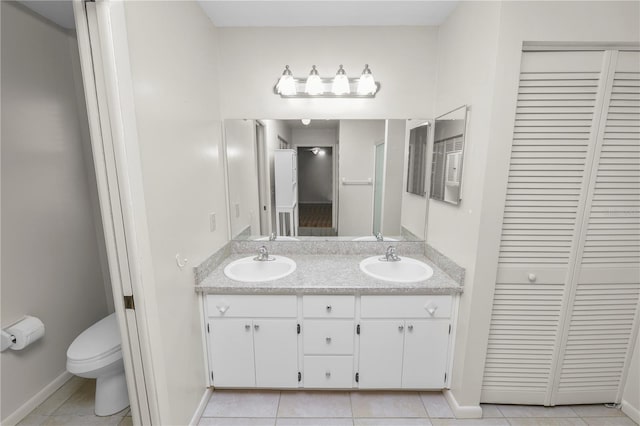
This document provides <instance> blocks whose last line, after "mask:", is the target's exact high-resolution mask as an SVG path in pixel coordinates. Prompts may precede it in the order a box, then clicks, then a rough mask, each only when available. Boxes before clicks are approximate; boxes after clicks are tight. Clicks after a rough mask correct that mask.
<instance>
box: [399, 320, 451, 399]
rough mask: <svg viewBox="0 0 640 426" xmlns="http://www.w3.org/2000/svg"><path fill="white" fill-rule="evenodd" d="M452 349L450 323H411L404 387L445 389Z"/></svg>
mask: <svg viewBox="0 0 640 426" xmlns="http://www.w3.org/2000/svg"><path fill="white" fill-rule="evenodd" d="M448 347H449V322H448V321H445V320H435V319H434V320H407V321H406V330H405V337H404V359H403V369H402V387H403V388H421V389H442V388H444V387H445V378H444V374H445V372H446V370H447V353H448Z"/></svg>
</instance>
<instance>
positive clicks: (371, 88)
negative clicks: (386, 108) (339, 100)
mask: <svg viewBox="0 0 640 426" xmlns="http://www.w3.org/2000/svg"><path fill="white" fill-rule="evenodd" d="M377 90H378V87H377V86H376V81H375V79H374V78H373V74H372V73H371V70H370V69H369V65H368V64H367V65H365V66H364V71H362V75H361V76H360V79H359V80H358V94H359V95H373V94H375V93H376V91H377Z"/></svg>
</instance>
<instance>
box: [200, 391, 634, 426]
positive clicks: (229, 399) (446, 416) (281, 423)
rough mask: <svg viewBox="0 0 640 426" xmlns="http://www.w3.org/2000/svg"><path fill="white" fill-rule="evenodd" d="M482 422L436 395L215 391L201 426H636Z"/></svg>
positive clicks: (495, 408)
mask: <svg viewBox="0 0 640 426" xmlns="http://www.w3.org/2000/svg"><path fill="white" fill-rule="evenodd" d="M482 409H483V415H484V417H483V418H482V419H455V418H454V417H453V413H452V412H451V408H449V405H448V404H447V401H446V400H445V398H444V396H443V395H442V394H441V393H439V392H320V391H317V392H316V391H304V392H296V391H282V392H278V391H216V392H214V393H213V395H212V396H211V399H210V400H209V403H208V405H207V407H206V409H205V411H204V413H203V415H202V418H201V419H200V425H205V426H635V425H636V424H635V423H634V422H633V421H632V420H631V419H629V418H628V417H627V416H625V415H624V413H622V411H620V410H619V409H616V408H607V407H605V406H604V405H572V406H559V407H539V406H524V405H491V404H483V405H482Z"/></svg>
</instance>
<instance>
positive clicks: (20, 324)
mask: <svg viewBox="0 0 640 426" xmlns="http://www.w3.org/2000/svg"><path fill="white" fill-rule="evenodd" d="M0 334H1V337H2V338H1V342H2V345H1V346H0V352H4V351H5V350H7V349H13V350H21V349H24V348H26V347H27V346H29V345H31V344H32V343H33V342H35V341H37V340H40V338H42V336H44V324H43V323H42V321H40V319H39V318H36V317H32V316H29V315H25V316H24V317H23V318H22V319H21V320H20V321H17V322H15V323H13V324H12V325H10V326H9V327H6V328H4V329H3V330H1V331H0Z"/></svg>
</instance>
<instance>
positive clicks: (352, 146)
mask: <svg viewBox="0 0 640 426" xmlns="http://www.w3.org/2000/svg"><path fill="white" fill-rule="evenodd" d="M384 131H385V121H384V120H340V130H339V132H340V135H339V137H338V139H339V140H340V144H339V145H338V149H339V153H338V181H339V184H338V185H339V187H338V194H339V195H338V199H339V200H340V201H339V203H340V207H339V209H338V235H340V236H360V235H371V233H372V232H373V185H343V184H342V179H347V180H348V181H361V180H366V179H371V181H372V182H373V180H374V178H375V171H374V165H375V164H374V160H375V151H374V149H375V145H376V143H380V142H382V141H384V135H385V133H384Z"/></svg>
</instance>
